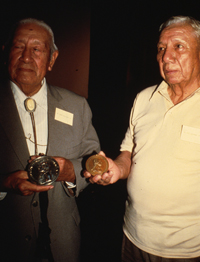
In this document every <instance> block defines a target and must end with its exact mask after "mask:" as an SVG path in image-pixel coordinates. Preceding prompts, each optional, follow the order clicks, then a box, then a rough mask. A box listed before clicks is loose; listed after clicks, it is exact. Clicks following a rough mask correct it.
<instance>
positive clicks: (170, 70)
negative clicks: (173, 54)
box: [164, 69, 177, 75]
mask: <svg viewBox="0 0 200 262" xmlns="http://www.w3.org/2000/svg"><path fill="white" fill-rule="evenodd" d="M175 73H177V70H172V69H168V70H166V69H165V70H164V74H165V75H173V74H175Z"/></svg>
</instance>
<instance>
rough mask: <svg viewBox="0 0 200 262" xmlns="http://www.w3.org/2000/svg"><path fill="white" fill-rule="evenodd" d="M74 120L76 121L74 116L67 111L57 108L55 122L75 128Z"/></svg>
mask: <svg viewBox="0 0 200 262" xmlns="http://www.w3.org/2000/svg"><path fill="white" fill-rule="evenodd" d="M73 119H74V114H72V113H70V112H67V111H65V110H62V109H59V108H56V111H55V120H57V121H60V122H62V123H64V124H67V125H70V126H73Z"/></svg>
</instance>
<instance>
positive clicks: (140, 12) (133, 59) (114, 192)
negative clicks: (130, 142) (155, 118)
mask: <svg viewBox="0 0 200 262" xmlns="http://www.w3.org/2000/svg"><path fill="white" fill-rule="evenodd" d="M0 14H1V15H0V44H1V45H2V44H3V43H4V41H5V39H6V37H7V34H8V29H9V28H10V26H11V25H12V24H13V23H14V22H15V21H16V20H18V19H21V18H25V17H35V18H38V19H42V20H44V21H45V22H47V23H48V24H49V25H50V26H51V27H52V29H53V31H54V33H55V40H56V43H59V44H57V45H58V48H59V49H60V56H59V61H58V67H57V68H55V72H56V74H55V75H53V77H51V78H50V80H51V83H52V82H53V84H57V85H60V86H62V84H63V83H64V86H63V87H65V88H68V89H70V90H73V91H74V92H77V93H78V94H80V95H83V96H85V97H86V98H88V102H89V104H90V106H91V109H92V111H93V124H94V126H95V128H96V130H97V133H98V135H99V138H100V142H101V147H102V150H103V151H104V152H105V153H106V154H107V156H109V157H111V158H115V157H116V156H117V155H118V154H119V146H120V143H121V141H122V139H123V137H124V134H125V132H126V129H127V127H128V120H129V113H130V109H131V106H132V103H133V99H134V97H135V95H136V93H137V92H139V91H140V90H142V89H143V88H145V87H147V86H150V85H154V84H157V83H159V81H160V80H161V79H160V76H159V71H158V66H157V62H156V51H157V50H156V43H157V39H158V28H159V26H160V24H161V23H162V22H164V21H165V20H167V19H168V18H169V17H171V16H172V15H188V16H193V17H194V18H196V19H198V20H200V1H199V0H196V1H192V0H190V1H184V0H183V1H178V0H173V1H162V0H160V1H147V0H144V1H142V0H140V1H139V0H138V1H134V0H132V1H131V0H128V1H111V0H107V1H104V0H101V1H98V0H97V1H95V0H94V1H80V0H79V1H78V0H77V1H72V0H70V1H64V2H63V1H1V9H0ZM65 32H67V34H65ZM72 38H73V41H72V40H71V39H72ZM74 39H75V40H74ZM57 40H58V41H57ZM70 41H72V42H73V43H74V41H75V42H76V45H75V48H74V50H71V51H70V54H74V56H73V55H69V54H67V53H65V52H67V50H69V48H70V47H69V45H68V44H67V43H68V42H70ZM80 42H81V43H83V42H84V43H85V44H84V45H77V43H80ZM65 43H66V45H65ZM83 46H84V48H83ZM79 50H84V51H83V52H82V53H80V54H79ZM61 51H62V52H61ZM81 54H84V55H81ZM68 57H69V59H71V60H70V61H71V62H69V63H68V64H67V62H68V59H67V58H68ZM80 58H81V59H82V60H84V61H83V63H82V62H81V63H80ZM82 60H81V61H82ZM73 61H76V63H74V64H73ZM65 65H66V66H65ZM70 65H71V66H72V68H73V71H70ZM59 66H60V67H59ZM63 68H64V69H66V70H67V72H68V71H70V75H68V76H67V77H66V75H65V72H64V71H62V70H63ZM61 69H62V70H61ZM84 69H85V71H84ZM60 70H61V71H60ZM1 72H3V71H1ZM70 76H72V79H74V80H73V81H72V80H69V79H70ZM77 79H78V82H77ZM61 80H62V81H61ZM125 199H126V181H119V182H117V183H116V184H115V185H110V186H107V187H101V186H98V185H91V186H89V187H88V188H87V189H86V190H85V192H84V193H83V194H82V195H81V196H80V199H79V200H78V204H79V207H80V212H81V218H82V222H81V225H82V240H83V241H82V247H83V248H82V261H86V262H90V261H91V262H107V261H109V262H117V261H120V248H121V237H122V222H123V214H124V204H125Z"/></svg>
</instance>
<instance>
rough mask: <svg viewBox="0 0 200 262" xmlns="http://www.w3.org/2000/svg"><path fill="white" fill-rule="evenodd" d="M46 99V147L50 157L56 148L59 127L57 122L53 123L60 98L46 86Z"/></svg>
mask: <svg viewBox="0 0 200 262" xmlns="http://www.w3.org/2000/svg"><path fill="white" fill-rule="evenodd" d="M47 99H48V143H47V144H48V146H47V155H50V156H51V155H52V154H54V153H55V147H56V141H57V139H56V137H57V134H58V132H57V131H58V130H59V126H58V122H57V121H55V110H56V108H57V107H60V101H61V100H62V97H61V96H60V94H59V93H58V91H57V90H56V89H55V88H54V87H52V86H50V85H47Z"/></svg>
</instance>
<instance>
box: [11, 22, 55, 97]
mask: <svg viewBox="0 0 200 262" xmlns="http://www.w3.org/2000/svg"><path fill="white" fill-rule="evenodd" d="M57 55H58V52H54V54H53V56H52V58H51V59H50V36H49V34H48V32H47V31H46V30H45V29H44V28H43V27H40V26H39V25H37V24H32V23H30V24H25V25H21V26H20V27H18V29H17V30H16V32H15V35H14V38H13V43H12V46H11V50H10V54H9V63H8V72H9V75H10V79H11V80H12V81H13V82H14V83H15V84H16V85H17V86H18V87H19V88H20V89H21V90H22V91H23V92H24V93H25V94H26V95H27V96H31V95H33V94H35V93H37V92H38V91H39V89H40V88H41V82H42V80H43V78H44V76H45V75H46V72H47V71H48V70H49V71H50V70H51V69H52V67H53V64H54V62H55V60H56V58H57Z"/></svg>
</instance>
